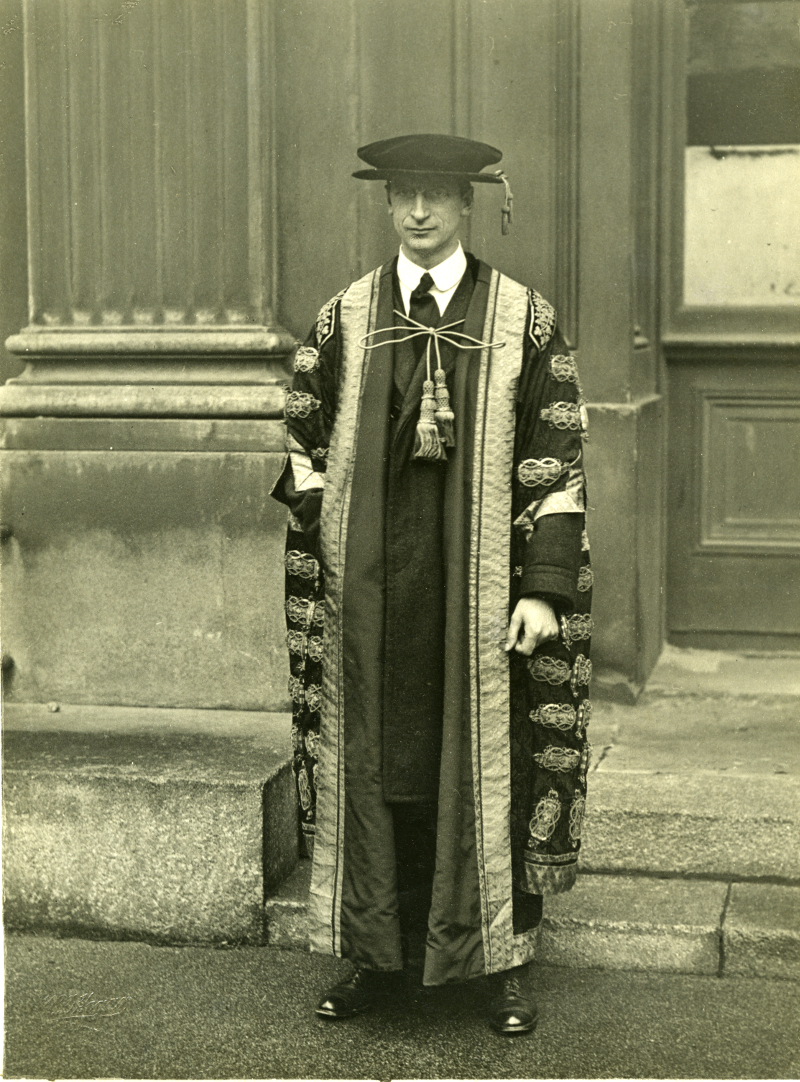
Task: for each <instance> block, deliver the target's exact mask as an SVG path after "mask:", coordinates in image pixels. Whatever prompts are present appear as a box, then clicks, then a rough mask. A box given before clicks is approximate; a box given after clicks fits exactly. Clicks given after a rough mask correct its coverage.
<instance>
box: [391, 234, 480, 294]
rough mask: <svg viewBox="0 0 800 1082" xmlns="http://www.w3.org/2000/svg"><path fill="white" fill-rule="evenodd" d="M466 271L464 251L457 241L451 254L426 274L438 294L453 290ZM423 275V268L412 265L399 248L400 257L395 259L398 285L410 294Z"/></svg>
mask: <svg viewBox="0 0 800 1082" xmlns="http://www.w3.org/2000/svg"><path fill="white" fill-rule="evenodd" d="M466 269H467V257H466V256H465V255H464V249H463V248H462V247H461V241H459V242H458V247H457V248H456V250H455V251H454V252H453V254H452V255H450V256H448V257H447V259H443V260H442V262H441V263H438V264H437V265H436V266H435V267H431V268H430V270H428V272H427V273H428V274H430V276H431V278H433V285H434V289H437V290H438V291H439V292H440V293H449V292H450V291H451V290H453V289H455V287H456V286H457V285H458V283H459V282H460V281H461V279H462V278H463V277H464V271H465V270H466ZM423 274H425V268H424V267H418V266H417V264H416V263H412V262H411V260H410V259H409V258H408V256H407V255H406V254H405V252H404V251H403V249H402V248H401V249H400V255H399V256H398V257H397V277H398V278H399V279H400V284H401V285H402V286H404V287H405V289H407V290H408V291H409V293H412V292H413V291H414V290H415V289H416V288H417V286H418V285H419V280H420V278H421V277H422V276H423ZM431 292H433V290H431Z"/></svg>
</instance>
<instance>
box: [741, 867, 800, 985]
mask: <svg viewBox="0 0 800 1082" xmlns="http://www.w3.org/2000/svg"><path fill="white" fill-rule="evenodd" d="M724 973H725V975H726V976H745V977H772V978H783V979H788V980H800V888H798V887H786V886H781V885H778V884H771V883H734V884H733V886H732V887H731V897H730V903H729V905H728V911H727V914H726V917H725V926H724Z"/></svg>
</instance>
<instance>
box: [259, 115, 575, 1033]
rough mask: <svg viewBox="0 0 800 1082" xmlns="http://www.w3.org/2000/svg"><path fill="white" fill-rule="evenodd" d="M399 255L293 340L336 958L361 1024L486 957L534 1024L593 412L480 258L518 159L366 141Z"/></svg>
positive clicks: (564, 876)
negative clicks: (369, 1013) (485, 218)
mask: <svg viewBox="0 0 800 1082" xmlns="http://www.w3.org/2000/svg"><path fill="white" fill-rule="evenodd" d="M358 153H359V156H360V157H361V159H362V160H363V161H365V162H366V163H367V164H368V165H370V166H371V167H372V168H370V169H366V170H360V171H358V172H356V173H355V174H354V176H355V177H358V178H359V179H364V180H368V181H370V180H373V181H375V180H382V181H384V182H385V183H386V191H387V196H388V209H389V214H390V215H391V217H392V221H393V224H394V228H395V230H396V232H397V233H398V235H399V237H400V242H401V243H400V251H399V254H398V255H397V256H396V257H395V258H394V259H392V260H390V261H389V262H388V263H386V264H384V265H383V266H382V267H379V268H377V269H376V270H375V271H372V272H370V273H369V274H367V275H365V276H364V277H363V278H361V279H360V280H359V281H357V282H354V283H352V284H351V285H350V286H348V287H347V288H346V289H344V290H343V291H342V292H341V293H339V294H338V295H337V296H336V297H334V298H333V299H332V300H330V301H328V303H327V304H325V305H324V306H323V308H322V309H321V311H320V313H319V316H318V318H317V320H316V323H315V325H314V327H313V328H312V330H311V332H310V334H309V336H308V338H307V339H306V341H305V343H304V344H303V345H302V346H300V347H299V348H298V349H297V350H296V353H295V357H294V370H295V374H294V381H293V384H292V387H291V390H290V392H289V394H288V396H287V402H286V427H287V441H288V448H287V450H288V454H287V460H286V465H285V468H284V470H283V472H282V474H281V477H280V478H279V480H278V482H277V484H276V486H275V490H274V493H273V494H274V495H275V497H276V498H277V499H279V500H281V501H282V502H283V503H285V504H286V505H287V506H288V507H289V512H290V514H289V531H288V538H287V548H286V584H287V597H286V618H287V643H288V646H289V656H290V671H291V676H290V681H289V689H290V693H291V696H292V700H293V703H294V708H293V746H294V765H295V773H296V778H297V790H298V800H299V806H300V815H301V824H302V827H303V834H304V838H305V839H306V843H307V845H306V848H307V850H308V851H309V852H313V868H312V884H311V893H310V899H309V921H310V937H311V946H312V949H313V950H317V951H323V952H327V953H331V954H335V955H338V956H340V957H345V958H348V959H350V960H351V961H352V962H353V963H354V965H355V970H354V972H353V974H352V975H351V976H350V977H349V978H347V979H346V980H345V981H343V982H341V983H340V984H338V985H337V986H336V987H335V988H332V989H330V990H328V991H327V992H326V993H325V994H324V995H323V997H322V999H321V1000H320V1001H319V1003H318V1005H317V1013H318V1015H320V1016H321V1017H325V1018H334V1019H341V1018H348V1017H352V1016H353V1015H355V1014H357V1013H360V1012H363V1011H365V1010H369V1009H371V1008H372V1007H374V1006H376V1005H377V1004H378V1003H382V1004H387V1003H388V1004H390V1005H396V1006H397V1007H398V1009H399V1008H400V1005H401V1003H402V983H401V982H400V980H399V975H400V974H401V973H402V971H403V969H404V967H406V968H407V969H409V971H410V972H412V973H413V972H418V967H419V966H421V968H422V980H423V983H424V984H426V985H438V984H444V983H447V982H451V981H461V980H465V979H469V978H473V977H482V976H485V977H487V978H488V984H489V987H490V989H491V995H490V997H489V1014H488V1017H489V1021H490V1023H491V1025H492V1026H493V1027H494V1029H495V1030H496V1031H497V1032H499V1033H502V1034H514V1033H525V1032H529V1031H530V1030H532V1029H533V1028H534V1026H535V1024H536V1007H535V1005H534V1002H533V999H532V997H531V994H530V989H529V987H528V985H529V983H530V982H529V974H528V973H527V972H526V970H527V966H528V963H529V962H530V960H531V959H532V958H533V955H534V950H535V943H536V934H537V926H538V924H539V922H540V920H541V916H542V899H543V896H544V895H546V894H556V893H559V892H561V891H565V890H569V889H570V888H571V887H572V885H573V883H574V881H575V876H576V867H577V859H578V851H579V849H580V835H581V821H582V817H583V809H584V805H585V798H586V774H587V770H588V766H589V745H588V742H587V739H586V726H587V723H588V721H589V714H590V703H589V701H588V699H587V693H588V682H589V677H590V673H591V663H590V662H589V659H588V653H589V637H590V633H591V618H590V616H589V611H590V598H591V584H592V572H591V569H590V564H589V552H588V548H589V546H588V541H587V538H586V531H585V525H584V512H585V487H584V474H583V456H582V439H583V437H584V436H585V434H586V411H585V408H584V405H583V398H582V395H581V388H580V383H579V380H578V374H577V371H576V368H575V363H574V361H573V360H572V358H571V357H570V355H569V349H568V347H567V345H566V342H565V340H564V338H563V336H562V335H561V333H560V332H559V330H558V328H557V325H556V317H555V313H554V311H553V309H552V308H551V306H550V305H549V304H548V303H547V301H545V300H544V298H543V297H541V295H540V294H539V293H537V292H536V291H535V290H533V289H530V288H528V287H526V286H524V285H520V284H518V283H517V282H514V281H512V280H511V279H509V278H507V277H506V276H505V275H503V274H501V273H499V272H498V271H496V270H494V269H492V268H491V267H489V266H488V265H487V264H485V263H483V262H481V261H480V260H479V259H477V258H475V257H474V256H473V255H471V254H470V253H467V252H465V251H464V250H463V248H462V246H461V242H460V239H459V234H460V231H461V228H462V226H463V225H464V223H465V222H466V221H467V219H468V217H469V214H470V212H471V209H472V201H473V188H472V185H473V184H474V183H478V184H486V183H496V184H501V183H502V184H504V185H505V192H506V205H505V207H504V219H506V218H508V217H510V188H509V187H508V181H507V178H506V177H505V175H504V174H502V173H501V172H496V173H490V172H483V171H482V170H484V169H485V167H486V166H488V165H493V164H496V163H497V162H498V161H499V160H500V158H501V153H500V151H498V150H496V149H495V148H493V147H491V146H488V145H487V144H484V143H477V142H475V141H472V140H468V139H462V138H458V137H454V136H443V135H413V136H403V137H399V138H394V139H387V140H382V141H381V142H378V143H373V144H370V145H369V146H366V147H362V148H361V149H360V150H359V151H358Z"/></svg>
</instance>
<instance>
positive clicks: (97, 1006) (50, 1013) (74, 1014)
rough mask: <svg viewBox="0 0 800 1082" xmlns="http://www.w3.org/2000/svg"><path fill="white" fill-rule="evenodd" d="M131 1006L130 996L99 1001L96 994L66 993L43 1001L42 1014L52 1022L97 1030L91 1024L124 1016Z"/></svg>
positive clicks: (45, 998) (47, 997)
mask: <svg viewBox="0 0 800 1082" xmlns="http://www.w3.org/2000/svg"><path fill="white" fill-rule="evenodd" d="M130 1004H131V997H130V996H110V997H108V998H107V999H99V998H98V997H97V996H96V995H95V994H94V992H66V993H60V994H54V995H49V996H45V997H44V999H43V1000H42V1001H41V1006H42V1013H43V1015H44V1017H45V1018H47V1019H49V1021H51V1022H73V1023H74V1024H75V1025H77V1026H83V1028H84V1029H94V1030H97V1027H96V1026H91V1025H89V1022H95V1021H98V1020H99V1019H101V1018H113V1017H114V1015H117V1014H122V1013H123V1011H126V1010H127V1009H128V1007H129V1006H130Z"/></svg>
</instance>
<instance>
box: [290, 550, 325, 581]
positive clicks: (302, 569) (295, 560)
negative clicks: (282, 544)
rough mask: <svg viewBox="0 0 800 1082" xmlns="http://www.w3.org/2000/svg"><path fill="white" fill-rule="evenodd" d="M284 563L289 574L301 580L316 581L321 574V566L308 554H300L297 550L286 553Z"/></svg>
mask: <svg viewBox="0 0 800 1082" xmlns="http://www.w3.org/2000/svg"><path fill="white" fill-rule="evenodd" d="M284 563H285V565H286V570H287V571H288V573H289V574H290V575H295V576H296V577H297V578H299V579H315V578H316V577H317V575H318V574H319V564H318V563H317V561H316V560H315V559H314V557H313V556H309V554H308V553H307V552H298V551H297V549H292V550H291V551H290V552H287V553H286V555H285V557H284Z"/></svg>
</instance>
